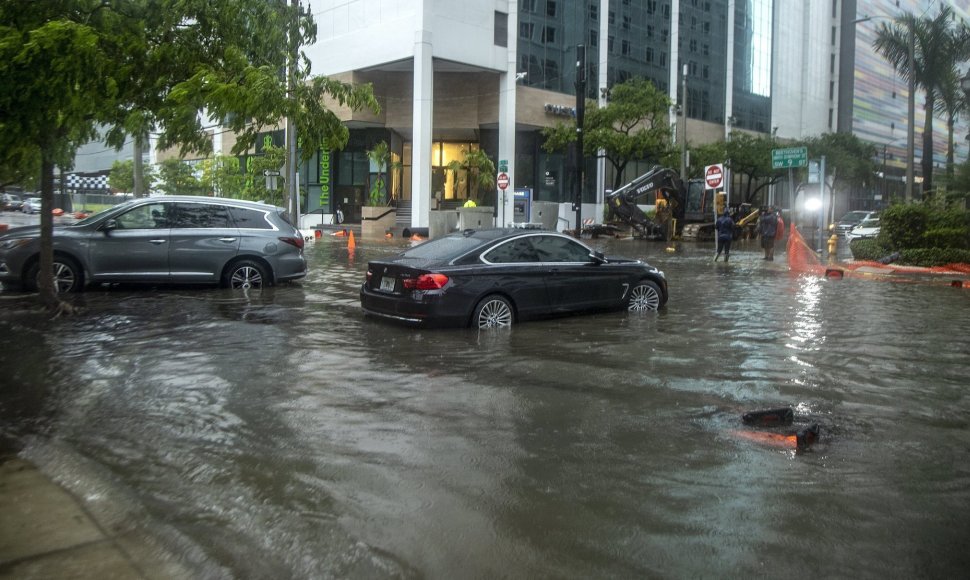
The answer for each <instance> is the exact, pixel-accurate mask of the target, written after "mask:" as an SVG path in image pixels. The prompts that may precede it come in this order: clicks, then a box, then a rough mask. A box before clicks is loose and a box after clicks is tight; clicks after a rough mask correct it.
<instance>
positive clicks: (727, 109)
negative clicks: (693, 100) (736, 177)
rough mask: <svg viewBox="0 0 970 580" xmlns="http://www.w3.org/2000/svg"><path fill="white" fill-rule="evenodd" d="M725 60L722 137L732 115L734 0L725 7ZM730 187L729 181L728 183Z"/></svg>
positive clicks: (729, 1)
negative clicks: (726, 11)
mask: <svg viewBox="0 0 970 580" xmlns="http://www.w3.org/2000/svg"><path fill="white" fill-rule="evenodd" d="M727 10H728V13H727V46H726V47H725V48H726V49H727V50H726V52H727V62H726V63H725V74H724V139H725V140H727V138H728V135H730V134H731V122H730V121H729V120H728V119H730V118H731V116H732V115H734V0H728V7H727ZM728 187H730V183H728Z"/></svg>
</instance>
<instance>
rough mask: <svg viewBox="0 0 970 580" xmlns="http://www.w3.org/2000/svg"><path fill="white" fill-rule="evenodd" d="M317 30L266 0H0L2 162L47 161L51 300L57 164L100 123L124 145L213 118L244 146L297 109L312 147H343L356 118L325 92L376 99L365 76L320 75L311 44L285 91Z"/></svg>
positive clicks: (170, 136) (175, 142)
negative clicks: (331, 103)
mask: <svg viewBox="0 0 970 580" xmlns="http://www.w3.org/2000/svg"><path fill="white" fill-rule="evenodd" d="M315 34H316V27H315V24H314V22H313V19H312V16H311V15H310V14H309V13H308V12H304V11H303V10H302V9H301V8H299V7H297V6H290V5H288V4H287V3H286V2H267V1H266V0H152V1H148V0H131V1H128V2H117V3H114V2H105V1H102V0H47V1H45V2H36V1H35V0H4V2H3V3H0V78H3V79H4V82H3V83H0V151H3V153H2V154H0V162H3V163H4V164H5V166H7V165H8V164H10V163H18V164H20V165H21V166H25V165H26V164H28V163H30V162H34V163H38V164H39V166H40V173H41V192H42V195H41V199H42V208H43V209H42V212H41V233H42V235H41V262H40V272H41V275H40V276H39V277H38V286H39V288H40V290H41V297H42V300H43V301H44V302H45V303H47V304H48V305H50V306H52V307H56V306H57V305H58V304H59V301H58V300H57V299H56V296H55V293H54V292H55V291H54V288H53V278H52V276H50V270H51V265H52V255H53V252H52V246H51V232H52V226H53V222H52V217H51V209H52V207H51V206H52V200H53V173H54V167H55V166H59V167H62V168H70V167H71V166H72V164H73V158H74V154H75V153H76V151H77V148H78V147H79V146H80V145H82V144H83V143H85V142H87V141H90V140H91V139H93V138H95V137H96V136H97V133H98V127H100V126H107V127H108V128H109V129H108V130H107V133H106V135H105V137H106V139H107V140H108V142H109V143H110V144H113V145H115V146H119V145H120V144H121V143H123V142H124V140H125V138H126V135H128V136H132V135H133V136H135V138H136V140H137V139H140V138H142V137H143V136H144V135H146V134H147V133H148V131H150V130H151V131H157V132H158V141H159V146H160V147H169V146H179V147H180V148H181V149H182V151H183V152H186V151H190V150H194V151H202V152H207V151H209V150H211V137H210V135H209V133H208V131H207V130H206V126H207V124H208V123H210V122H211V121H210V120H211V119H215V120H217V121H218V122H219V123H221V124H223V125H224V126H226V127H228V129H229V130H231V131H233V132H235V133H236V134H237V142H236V145H235V147H234V149H233V152H234V153H239V152H242V151H244V150H246V149H247V148H249V147H250V146H251V145H252V143H253V142H254V140H255V138H256V136H257V134H258V133H259V132H260V131H261V130H262V129H263V128H264V127H268V126H275V125H276V124H277V123H279V122H280V120H281V119H283V118H285V117H290V118H293V119H295V120H296V127H297V130H298V132H299V135H300V138H301V140H302V142H303V151H304V154H305V155H307V156H309V155H312V153H313V152H314V151H315V150H316V149H317V148H319V147H327V148H341V147H342V146H343V145H344V144H345V143H346V141H347V138H348V131H347V129H346V127H344V126H342V125H341V124H340V121H339V119H338V118H337V117H336V115H334V113H333V112H332V111H330V110H329V109H328V108H327V106H326V104H325V98H326V97H330V98H333V99H334V100H336V101H337V102H338V103H339V104H340V105H342V106H348V107H350V108H352V109H355V108H360V107H370V108H372V109H374V110H375V111H376V110H377V108H378V106H377V102H376V100H375V98H374V96H373V93H372V91H371V89H370V86H369V85H368V86H361V87H357V86H353V85H350V84H347V83H341V82H338V81H335V80H332V79H328V78H324V77H316V78H311V77H310V67H309V64H308V62H307V59H306V58H305V56H304V55H299V56H300V62H302V63H303V66H302V67H300V75H299V78H298V79H297V80H298V81H299V82H298V86H297V87H296V88H295V90H294V93H293V94H290V93H288V91H287V83H286V75H284V74H283V71H284V70H285V67H286V66H287V64H290V65H292V64H293V60H294V59H293V57H294V55H298V54H299V49H300V47H301V46H303V45H305V44H307V43H310V42H312V41H313V39H314V38H315ZM291 70H292V69H291ZM9 171H10V170H9V169H6V168H5V169H4V172H3V173H9Z"/></svg>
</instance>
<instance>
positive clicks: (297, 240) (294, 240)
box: [280, 236, 304, 250]
mask: <svg viewBox="0 0 970 580" xmlns="http://www.w3.org/2000/svg"><path fill="white" fill-rule="evenodd" d="M280 241H281V242H284V243H287V244H289V245H291V246H296V247H297V248H300V249H301V250H302V249H303V244H304V242H303V238H301V237H298V236H297V237H291V238H280Z"/></svg>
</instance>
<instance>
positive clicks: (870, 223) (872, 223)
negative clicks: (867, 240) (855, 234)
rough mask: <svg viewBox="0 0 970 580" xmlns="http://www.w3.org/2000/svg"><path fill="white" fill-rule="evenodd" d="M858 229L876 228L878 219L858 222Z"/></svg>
mask: <svg viewBox="0 0 970 580" xmlns="http://www.w3.org/2000/svg"><path fill="white" fill-rule="evenodd" d="M858 227H860V228H878V227H879V218H869V219H865V220H862V221H861V222H859V225H858Z"/></svg>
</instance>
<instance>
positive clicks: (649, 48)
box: [647, 46, 653, 64]
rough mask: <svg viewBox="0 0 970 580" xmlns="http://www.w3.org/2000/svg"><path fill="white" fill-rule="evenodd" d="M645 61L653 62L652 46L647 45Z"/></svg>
mask: <svg viewBox="0 0 970 580" xmlns="http://www.w3.org/2000/svg"><path fill="white" fill-rule="evenodd" d="M647 62H648V63H650V64H653V47H652V46H648V47H647Z"/></svg>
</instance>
